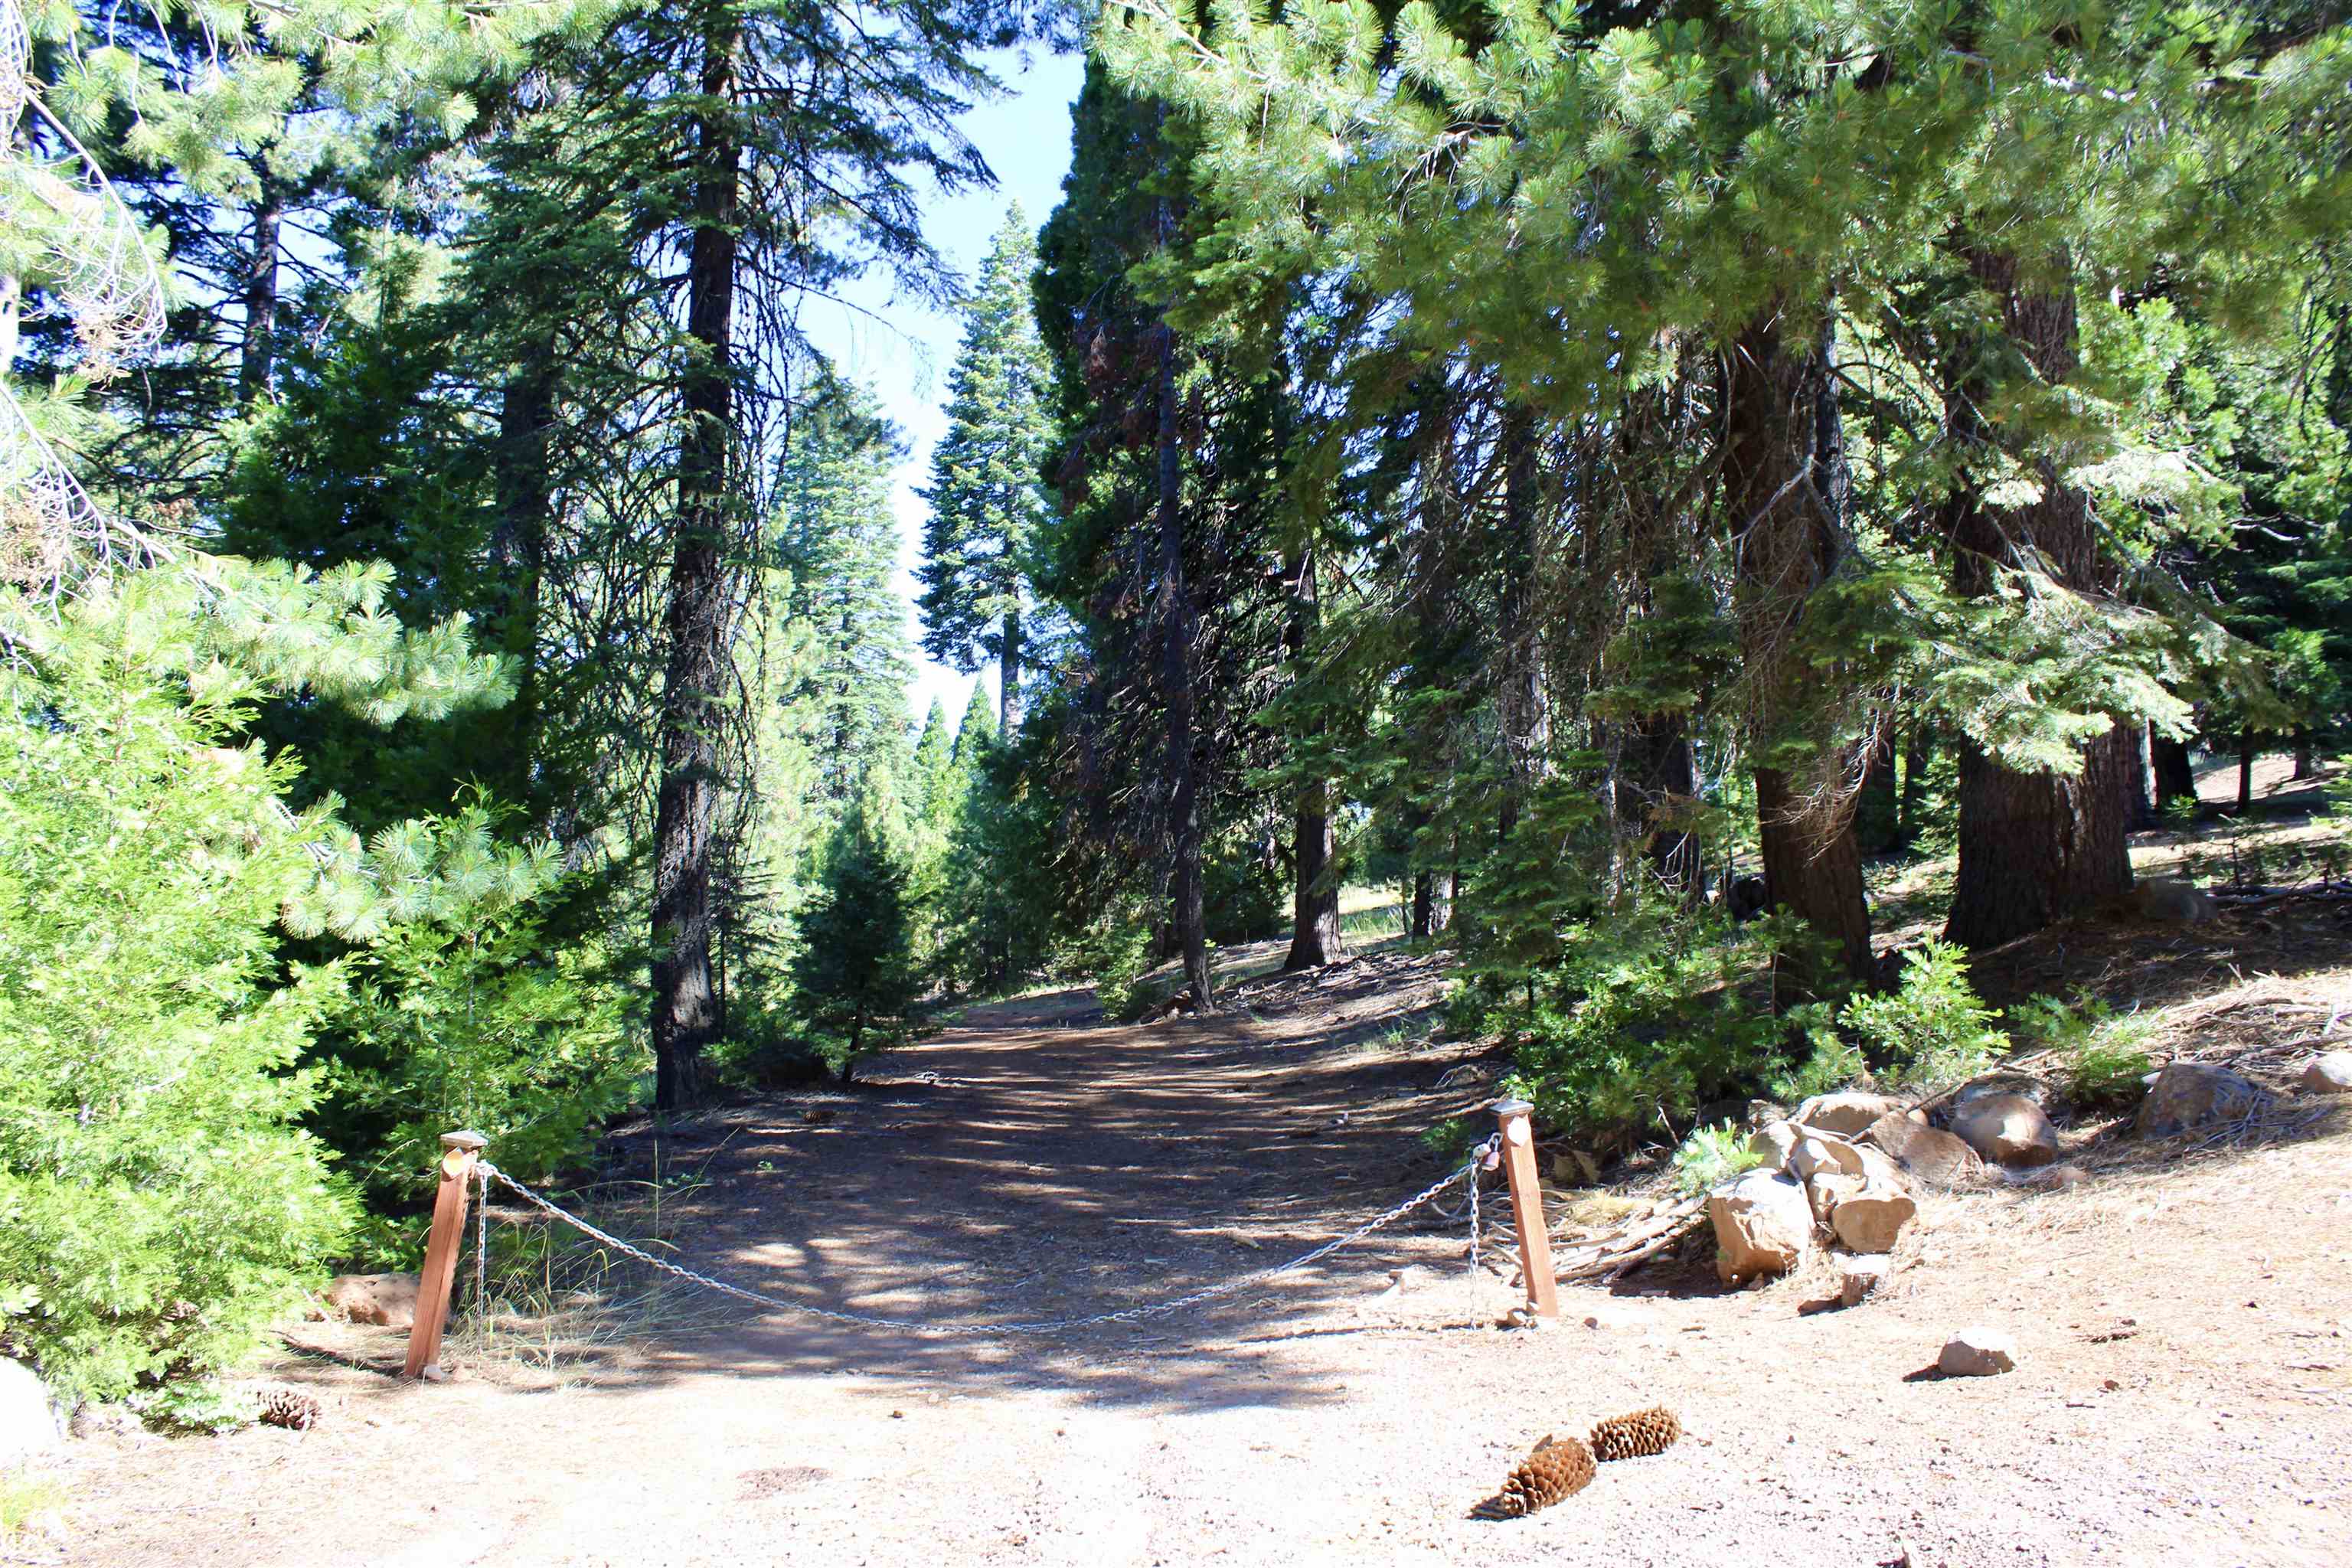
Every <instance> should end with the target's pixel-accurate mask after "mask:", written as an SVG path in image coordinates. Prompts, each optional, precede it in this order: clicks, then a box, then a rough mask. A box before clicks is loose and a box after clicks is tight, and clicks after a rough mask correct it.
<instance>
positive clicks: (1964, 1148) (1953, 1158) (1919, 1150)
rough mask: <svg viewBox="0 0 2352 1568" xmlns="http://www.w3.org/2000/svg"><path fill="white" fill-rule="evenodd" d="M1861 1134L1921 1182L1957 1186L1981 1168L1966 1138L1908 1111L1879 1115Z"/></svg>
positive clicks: (1930, 1185) (1970, 1178)
mask: <svg viewBox="0 0 2352 1568" xmlns="http://www.w3.org/2000/svg"><path fill="white" fill-rule="evenodd" d="M1863 1137H1864V1139H1866V1140H1868V1146H1874V1147H1876V1148H1878V1149H1880V1150H1882V1151H1884V1152H1885V1154H1886V1157H1887V1158H1888V1159H1890V1160H1892V1161H1894V1162H1895V1165H1896V1167H1897V1168H1899V1169H1900V1170H1901V1171H1902V1172H1903V1173H1904V1174H1905V1175H1906V1176H1908V1177H1910V1178H1911V1180H1913V1181H1914V1182H1916V1183H1918V1184H1920V1185H1922V1186H1928V1187H1953V1186H1958V1185H1959V1184H1961V1183H1963V1182H1966V1181H1969V1180H1972V1179H1973V1178H1974V1177H1976V1176H1977V1175H1978V1174H1979V1173H1980V1172H1981V1171H1982V1170H1983V1169H1984V1162H1983V1161H1982V1160H1979V1158H1978V1157H1977V1152H1976V1151H1975V1150H1974V1149H1971V1148H1969V1146H1968V1144H1967V1142H1965V1141H1963V1140H1961V1139H1959V1138H1957V1137H1954V1136H1953V1135H1952V1134H1951V1133H1949V1132H1947V1131H1943V1130H1942V1129H1941V1128H1937V1127H1930V1126H1928V1125H1927V1123H1926V1122H1924V1121H1919V1120H1918V1119H1917V1118H1916V1117H1914V1116H1912V1115H1910V1114H1909V1113H1907V1112H1898V1113H1896V1114H1895V1115H1892V1116H1882V1117H1880V1118H1879V1119H1878V1120H1877V1121H1874V1122H1872V1123H1871V1124H1870V1131H1867V1132H1865V1133H1864V1134H1863Z"/></svg>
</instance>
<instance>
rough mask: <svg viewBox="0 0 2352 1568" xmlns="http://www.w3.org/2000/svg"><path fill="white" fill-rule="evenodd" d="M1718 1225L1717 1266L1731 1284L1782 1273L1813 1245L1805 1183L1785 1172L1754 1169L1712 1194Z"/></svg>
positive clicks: (1709, 1208)
mask: <svg viewBox="0 0 2352 1568" xmlns="http://www.w3.org/2000/svg"><path fill="white" fill-rule="evenodd" d="M1706 1214H1707V1218H1708V1219H1709V1220H1711V1221H1713V1222H1714V1225H1715V1245H1716V1258H1715V1269H1716V1273H1717V1275H1719V1276H1720V1277H1721V1278H1722V1279H1723V1280H1724V1282H1725V1283H1727V1284H1735V1285H1736V1284H1738V1283H1740V1282H1742V1281H1743V1280H1748V1279H1760V1278H1762V1277H1763V1276H1766V1275H1769V1274H1782V1273H1786V1272H1787V1271H1788V1270H1789V1269H1790V1268H1794V1267H1796V1265H1797V1264H1798V1263H1799V1262H1800V1261H1801V1260H1802V1259H1803V1258H1804V1257H1805V1255H1806V1254H1807V1253H1809V1252H1811V1250H1812V1247H1813V1211H1812V1207H1811V1205H1810V1204H1809V1203H1808V1201H1807V1199H1806V1196H1805V1184H1803V1183H1802V1182H1800V1181H1798V1180H1797V1179H1796V1178H1795V1177H1793V1176H1789V1175H1784V1174H1782V1173H1780V1172H1779V1171H1750V1172H1748V1173H1747V1174H1746V1175H1743V1176H1736V1177H1734V1178H1733V1179H1732V1180H1730V1181H1728V1182H1726V1183H1724V1184H1722V1185H1721V1186H1719V1187H1717V1188H1716V1189H1715V1190H1714V1191H1713V1192H1711V1193H1709V1194H1707V1198H1706Z"/></svg>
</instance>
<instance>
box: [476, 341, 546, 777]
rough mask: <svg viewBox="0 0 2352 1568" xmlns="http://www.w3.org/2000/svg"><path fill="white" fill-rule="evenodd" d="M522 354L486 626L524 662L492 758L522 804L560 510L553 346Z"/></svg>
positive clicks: (510, 406)
mask: <svg viewBox="0 0 2352 1568" xmlns="http://www.w3.org/2000/svg"><path fill="white" fill-rule="evenodd" d="M524 354H525V358H524V361H523V363H521V364H520V365H519V366H518V367H517V368H516V369H515V372H514V374H512V375H510V376H509V377H508V378H507V384H506V386H505V388H504V390H503V392H502V393H501V395H500V400H499V440H498V446H497V447H495V448H494V450H493V453H492V457H491V462H492V464H493V466H494V472H493V476H492V478H493V482H494V486H495V493H496V497H497V504H498V518H497V521H495V522H494V523H493V524H492V525H491V528H490V540H489V557H490V566H491V581H490V583H489V584H488V589H489V593H488V611H489V614H488V616H487V617H486V618H487V623H488V624H487V625H486V626H485V628H484V629H485V631H486V632H487V633H488V640H489V641H491V642H492V643H493V644H494V645H495V646H496V647H498V648H499V651H500V652H502V653H504V654H506V655H507V656H508V657H509V658H513V659H515V660H517V661H518V662H519V664H520V679H519V681H518V683H517V685H516V689H515V700H514V701H513V702H511V703H509V704H508V706H507V709H506V710H505V712H504V714H503V715H501V718H502V720H503V721H504V723H505V725H506V727H507V731H508V734H509V737H510V740H509V743H508V745H507V748H506V749H507V754H506V755H505V756H503V757H500V758H498V759H494V760H491V759H486V763H490V767H491V771H492V773H494V776H495V777H496V779H497V784H496V788H497V789H498V792H499V794H500V795H504V796H505V797H506V798H507V799H509V800H511V801H515V802H518V803H522V802H530V801H532V800H533V796H534V794H535V793H536V792H535V791H534V790H533V788H532V779H531V766H532V763H533V761H534V759H536V758H538V757H539V755H540V747H539V744H538V739H539V737H538V731H539V705H540V700H541V696H540V683H539V658H538V654H539V623H540V608H541V597H542V593H543V584H544V582H545V578H546V574H547V538H548V531H549V528H550V527H551V524H552V522H553V521H554V515H555V499H554V487H553V483H552V481H551V478H550V476H549V473H548V461H549V448H550V445H551V436H552V435H553V432H554V428H555V383H556V370H555V358H554V349H553V345H552V344H551V343H550V342H546V341H545V340H544V339H541V340H538V341H536V342H532V343H530V344H529V345H528V346H527V347H526V349H525V350H524ZM536 804H539V805H548V804H551V803H548V802H545V801H543V800H542V801H539V802H537V803H536Z"/></svg>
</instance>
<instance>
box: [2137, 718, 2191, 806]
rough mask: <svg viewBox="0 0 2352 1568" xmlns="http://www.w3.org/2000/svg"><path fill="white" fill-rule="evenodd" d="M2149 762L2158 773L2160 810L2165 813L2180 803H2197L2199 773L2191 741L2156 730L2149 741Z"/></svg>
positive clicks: (2157, 792)
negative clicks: (2191, 755)
mask: <svg viewBox="0 0 2352 1568" xmlns="http://www.w3.org/2000/svg"><path fill="white" fill-rule="evenodd" d="M2147 750H2148V759H2149V761H2150V762H2151V763H2154V764H2155V765H2154V768H2153V769H2152V771H2153V772H2154V773H2155V774H2156V808H2157V810H2158V811H2162V810H2163V809H2164V808H2165V807H2166V806H2168V805H2171V804H2172V803H2173V802H2174V801H2176V800H2185V801H2187V802H2189V804H2190V805H2196V804H2197V770H2196V769H2195V768H2194V767H2192V766H2191V765H2190V764H2189V742H2186V741H2176V740H2174V739H2173V738H2172V737H2171V736H2169V735H2162V734H2157V733H2154V732H2153V731H2151V732H2150V734H2149V735H2148V741H2147Z"/></svg>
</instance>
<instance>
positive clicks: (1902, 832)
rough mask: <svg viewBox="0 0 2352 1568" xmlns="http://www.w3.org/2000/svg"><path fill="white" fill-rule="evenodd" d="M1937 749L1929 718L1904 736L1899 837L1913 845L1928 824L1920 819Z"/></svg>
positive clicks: (1913, 725)
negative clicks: (1929, 768)
mask: <svg viewBox="0 0 2352 1568" xmlns="http://www.w3.org/2000/svg"><path fill="white" fill-rule="evenodd" d="M1935 748H1936V736H1935V732H1934V731H1932V730H1930V729H1929V728H1928V727H1927V721H1925V720H1919V719H1915V720H1913V721H1911V727H1910V729H1909V730H1908V731H1906V733H1905V735H1904V737H1903V794H1902V798H1901V800H1900V801H1898V802H1897V803H1896V805H1895V838H1896V841H1897V842H1898V843H1902V844H1906V845H1910V844H1916V843H1918V842H1919V835H1920V833H1921V832H1922V831H1923V830H1924V829H1925V827H1926V826H1927V824H1926V823H1924V822H1923V821H1921V820H1920V819H1921V818H1922V817H1923V816H1926V815H1927V765H1928V762H1929V760H1930V758H1931V757H1932V756H1933V754H1934V752H1935Z"/></svg>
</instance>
